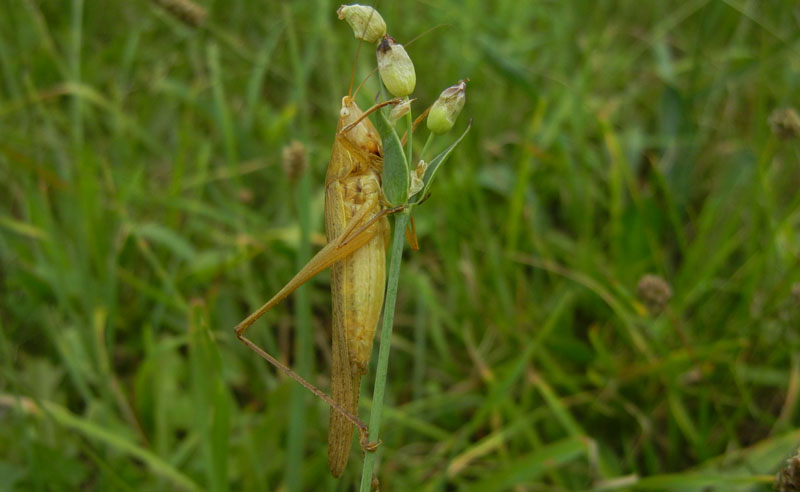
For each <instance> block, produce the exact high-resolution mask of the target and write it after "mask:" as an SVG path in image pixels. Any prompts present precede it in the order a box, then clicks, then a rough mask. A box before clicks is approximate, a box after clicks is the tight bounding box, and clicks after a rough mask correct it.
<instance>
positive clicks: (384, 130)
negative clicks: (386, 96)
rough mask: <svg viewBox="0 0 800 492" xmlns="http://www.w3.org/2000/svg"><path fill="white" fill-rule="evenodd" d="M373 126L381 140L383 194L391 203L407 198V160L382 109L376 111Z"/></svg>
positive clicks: (402, 201) (401, 201)
mask: <svg viewBox="0 0 800 492" xmlns="http://www.w3.org/2000/svg"><path fill="white" fill-rule="evenodd" d="M376 113H377V114H376V116H375V118H374V120H375V127H376V128H377V129H378V133H379V134H380V136H381V141H382V142H383V194H384V195H385V196H386V200H387V201H388V202H389V203H390V204H392V205H400V204H401V203H405V202H406V200H407V199H408V180H409V177H408V162H406V155H405V153H404V152H403V145H402V144H401V143H400V138H399V137H398V136H397V132H396V131H394V127H393V126H392V125H391V124H390V123H389V120H387V119H386V115H384V113H383V110H379V111H376Z"/></svg>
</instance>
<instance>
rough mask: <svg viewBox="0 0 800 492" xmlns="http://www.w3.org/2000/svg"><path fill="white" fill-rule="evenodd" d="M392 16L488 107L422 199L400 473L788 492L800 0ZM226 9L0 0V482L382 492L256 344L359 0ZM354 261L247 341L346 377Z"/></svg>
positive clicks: (422, 90)
mask: <svg viewBox="0 0 800 492" xmlns="http://www.w3.org/2000/svg"><path fill="white" fill-rule="evenodd" d="M383 3H384V4H385V5H382V6H380V10H381V12H382V14H383V16H384V18H385V19H386V21H387V24H388V26H389V31H390V33H391V34H393V35H394V36H395V37H396V38H397V39H398V40H399V41H401V42H402V41H405V40H408V39H411V38H413V37H414V36H416V35H417V34H419V33H420V32H422V31H424V30H426V29H428V28H430V27H432V26H435V25H437V24H442V23H446V24H447V27H445V28H442V29H438V30H435V31H433V32H432V33H430V34H428V35H426V36H425V37H423V38H421V39H420V40H419V41H417V42H415V43H414V44H412V45H411V46H409V47H408V49H409V53H410V55H411V56H412V58H413V59H414V62H415V65H416V71H417V78H418V84H417V90H416V92H415V96H416V97H417V98H418V102H417V103H415V105H416V106H415V113H416V114H419V113H420V112H421V111H422V109H423V108H424V107H426V106H427V105H429V104H430V103H432V102H433V99H434V98H435V97H436V96H437V95H438V94H439V92H440V91H441V90H442V89H444V88H445V87H447V86H449V85H451V84H453V83H455V82H456V81H457V80H458V79H461V78H464V77H466V76H468V77H470V79H471V82H470V84H469V86H468V91H467V92H468V95H467V104H466V106H465V108H464V111H463V113H462V116H461V118H460V121H459V122H458V123H457V124H456V128H455V129H454V130H453V132H452V135H451V137H450V138H455V136H456V135H458V134H460V132H461V131H463V129H464V127H465V126H466V124H467V120H468V119H469V118H470V117H471V118H474V121H475V123H474V126H473V128H472V131H471V132H470V133H469V135H468V136H467V138H465V139H464V141H463V142H462V143H461V145H460V146H459V147H458V148H457V149H456V150H455V152H454V153H453V155H452V157H451V159H450V160H449V161H448V163H447V164H446V165H445V166H444V167H443V168H442V169H441V170H440V171H439V173H438V178H437V180H436V183H435V185H434V186H433V189H432V191H433V194H432V196H431V198H430V199H429V200H428V201H427V202H426V203H425V204H424V205H423V206H422V207H420V208H419V209H417V212H416V215H415V218H416V225H417V231H418V233H419V236H420V246H421V250H420V251H419V252H408V253H407V254H406V255H405V258H404V260H405V261H404V265H403V269H402V273H401V277H400V285H399V291H398V298H397V310H396V317H395V329H394V335H393V339H392V349H393V350H392V355H391V359H390V364H389V375H388V378H389V379H388V381H389V382H388V386H387V393H386V407H385V409H384V412H383V416H384V419H383V423H382V426H381V439H382V440H383V444H382V446H381V447H380V454H379V456H378V457H377V461H378V466H377V471H378V477H379V479H380V482H381V489H382V490H421V491H445V490H470V491H489V490H515V491H517V490H519V491H521V490H531V491H535V490H555V491H568V490H569V491H573V490H574V491H578V490H675V491H701V490H719V491H728V490H769V489H770V484H771V477H772V475H773V474H774V473H775V472H776V471H777V470H778V468H779V467H780V466H781V465H782V464H783V463H784V461H785V459H786V458H788V457H789V456H791V455H792V454H794V452H795V450H796V448H797V447H798V445H800V431H799V430H798V424H799V423H800V415H798V411H797V405H798V387H800V335H798V327H799V326H800V299H799V298H798V294H797V290H798V289H800V288H798V287H797V286H798V285H800V260H799V258H800V193H798V189H800V140H798V139H793V140H782V139H779V138H777V137H775V136H774V135H773V134H772V132H771V131H770V127H769V125H768V123H767V121H768V118H769V115H770V113H771V112H772V111H773V110H775V109H776V108H780V107H786V106H794V107H795V108H800V65H798V59H800V12H799V11H798V9H797V5H796V2H794V1H791V0H774V1H770V2H762V1H757V0H749V1H748V0H724V1H720V0H693V1H691V0H690V1H686V2H639V1H633V0H627V1H623V0H620V1H615V2H556V1H551V2H535V3H531V4H530V5H527V4H526V5H525V6H523V5H521V4H520V3H519V2H514V1H510V0H499V1H497V2H479V1H473V0H468V1H466V2H455V1H447V2H414V3H411V4H408V3H407V2H383ZM203 5H205V6H206V7H209V17H208V21H209V22H210V23H209V24H208V25H207V27H206V28H200V29H198V28H193V27H189V26H187V25H185V24H182V23H181V22H180V21H178V20H176V19H175V18H174V17H172V16H171V15H169V14H167V13H165V12H164V11H162V10H161V9H159V8H157V7H154V6H153V5H151V4H150V3H148V2H146V1H144V0H138V1H133V2H104V3H103V5H102V6H100V5H98V4H97V3H96V2H83V1H80V0H72V1H69V2H67V1H64V2H35V1H33V0H18V1H9V2H0V262H1V263H0V280H2V283H0V371H1V372H0V450H1V451H0V476H2V477H3V478H2V480H0V481H1V482H2V484H0V490H77V489H89V490H170V491H171V490H176V489H186V490H210V491H221V490H279V489H283V490H352V489H353V488H354V487H355V486H356V484H357V483H358V480H359V476H360V470H361V466H360V464H361V457H360V455H359V453H358V446H357V443H355V444H354V446H353V451H352V456H351V461H350V464H349V465H348V470H347V471H346V473H345V475H344V476H343V477H342V478H341V479H340V480H338V481H336V480H333V479H332V478H330V476H329V474H328V471H327V457H326V451H325V449H326V439H327V425H328V409H327V408H326V407H325V405H324V404H323V403H322V402H320V401H317V400H316V399H312V398H311V397H310V396H309V397H306V398H303V397H302V396H296V395H298V391H297V387H296V385H295V384H294V383H293V382H292V381H291V380H289V379H287V378H285V377H282V376H280V375H279V374H277V373H276V371H275V370H273V368H271V367H269V366H268V365H266V363H265V362H264V361H263V360H261V359H260V358H258V357H257V356H256V354H254V353H253V352H251V351H249V350H247V348H246V347H244V346H243V345H241V344H240V343H238V342H237V340H236V338H235V336H234V334H233V331H232V327H233V326H234V325H235V324H236V323H237V322H238V321H240V320H241V319H242V318H243V317H244V316H245V315H246V314H248V313H249V312H251V311H252V310H254V309H255V308H256V307H258V306H259V305H260V304H261V303H262V302H263V301H264V300H266V299H267V298H269V297H270V296H271V295H272V294H273V293H275V292H276V291H277V290H278V289H279V288H280V286H282V285H283V283H284V282H286V281H287V280H288V279H289V278H291V276H292V275H293V274H294V272H295V271H296V269H297V266H298V264H299V263H301V262H302V261H303V259H304V258H305V257H306V256H307V255H308V254H309V253H311V252H313V251H315V250H316V249H317V248H318V247H319V245H320V242H321V239H320V238H322V237H324V236H322V232H323V226H322V209H323V193H324V173H325V169H326V166H327V161H328V157H329V152H330V147H331V144H332V142H333V133H334V130H335V124H336V119H337V115H338V109H339V104H340V101H341V97H342V96H343V95H345V94H346V92H347V86H348V84H349V79H350V67H351V65H352V60H353V56H354V53H355V51H356V46H357V43H356V40H355V39H354V38H353V37H352V33H351V31H350V29H349V28H348V27H347V26H346V25H345V24H344V23H342V22H339V21H337V20H336V16H335V9H336V7H338V4H327V3H324V2H316V3H311V2H297V3H285V2H247V1H231V2H214V3H212V2H207V1H204V2H203ZM361 53H362V56H361V58H360V60H359V63H358V67H359V70H358V75H357V79H359V80H360V78H361V77H363V76H365V75H366V74H367V73H368V72H369V70H370V69H371V67H372V66H374V59H373V57H372V54H371V48H369V47H367V46H364V47H362V50H361ZM376 91H377V83H376V82H375V81H374V80H372V81H370V82H368V83H367V85H366V88H365V90H364V91H362V93H361V95H360V96H359V97H360V104H361V106H362V107H366V106H367V105H369V104H370V102H371V98H372V97H373V96H374V94H375V93H376ZM294 139H297V140H300V141H301V142H302V143H303V145H305V147H306V149H307V150H308V153H309V161H308V162H309V167H308V173H307V174H306V175H305V176H304V177H303V178H302V180H301V181H300V182H297V183H294V184H293V183H292V182H291V181H290V180H289V178H288V177H287V176H286V174H285V173H284V172H283V170H282V167H281V157H280V156H281V149H282V148H283V147H284V146H285V145H288V144H289V143H290V142H291V141H292V140H294ZM424 140H425V139H424V138H421V137H418V138H415V139H414V144H415V148H416V149H417V151H419V150H421V149H422V145H423V143H424ZM448 143H449V142H448V139H447V138H438V139H436V142H435V144H434V147H435V148H434V149H432V152H438V151H439V150H441V149H442V148H444V147H445V146H446V145H447V144H448ZM430 155H435V154H433V153H431V154H430ZM303 224H306V225H303ZM303 231H307V232H308V231H310V235H308V237H309V240H310V245H309V244H308V243H307V242H306V241H304V240H303V237H304V236H306V234H304V233H303ZM646 273H655V274H658V275H660V276H662V277H664V278H665V279H666V280H667V282H668V283H669V284H670V285H671V288H672V290H673V292H674V296H673V298H672V300H671V301H670V303H669V305H668V307H667V308H666V310H665V311H664V312H663V313H660V314H658V313H649V312H648V311H647V309H646V308H645V307H644V304H643V303H642V302H641V300H639V299H638V298H637V296H636V286H637V283H638V281H639V279H640V278H641V277H642V275H644V274H646ZM328 279H329V276H328V274H327V273H324V274H322V275H320V276H319V278H318V279H315V281H314V282H312V284H311V285H309V287H308V288H307V289H306V295H307V302H306V303H304V301H302V299H303V298H302V297H299V298H298V297H291V298H290V299H289V300H288V301H287V302H285V303H284V305H282V306H280V308H278V309H276V310H275V311H273V312H270V313H269V314H268V315H267V316H266V317H265V318H266V319H265V320H264V321H262V322H260V323H259V324H258V325H257V326H255V327H254V328H253V329H252V330H251V331H252V336H253V337H254V338H255V339H256V340H257V341H258V342H259V343H260V344H262V346H264V347H265V348H267V349H268V350H269V351H270V352H271V353H275V354H281V355H282V357H283V358H284V359H286V360H289V361H290V362H292V363H293V364H295V365H297V363H298V359H299V360H300V362H299V364H300V366H302V367H303V371H304V372H305V371H308V374H309V377H310V379H311V380H312V382H314V383H316V384H318V385H319V386H321V387H323V388H326V389H327V388H328V387H329V380H328V377H329V376H328V370H329V367H330V348H329V335H328V333H327V330H328V329H329V328H328V327H329V326H330V295H329V292H328V282H329V280H328ZM793 289H795V293H794V294H793V293H792V292H793ZM303 306H306V307H303ZM304 313H305V314H304ZM297 319H300V320H303V319H305V320H306V321H305V322H302V321H301V322H300V323H299V324H301V325H302V324H304V323H305V324H306V325H307V326H308V327H309V328H310V330H309V331H306V332H304V335H299V334H298V333H300V332H298V331H295V329H296V327H297V326H298V321H297ZM298 341H299V344H296V342H298ZM374 352H375V353H374V355H376V353H377V350H375V351H374ZM303 354H305V355H303ZM373 367H374V366H373ZM373 371H374V369H373ZM373 376H374V372H371V373H370V375H369V376H368V377H366V378H365V381H368V382H367V383H365V384H364V387H363V388H362V395H363V396H362V406H361V416H362V418H363V419H365V420H366V419H367V416H368V414H369V410H370V400H369V397H368V395H371V394H372V391H371V385H372V380H373ZM293 395H295V396H294V397H293ZM293 398H294V400H293ZM298 398H299V400H298ZM298 408H305V413H303V414H301V416H300V417H298V410H297V409H298ZM287 484H288V485H287ZM709 487H710V488H709Z"/></svg>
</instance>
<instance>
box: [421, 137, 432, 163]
mask: <svg viewBox="0 0 800 492" xmlns="http://www.w3.org/2000/svg"><path fill="white" fill-rule="evenodd" d="M433 135H434V133H433V132H430V133H429V134H428V140H426V141H425V146H424V147H422V153H421V154H420V155H419V160H424V159H425V152H427V151H428V147H430V146H431V142H433Z"/></svg>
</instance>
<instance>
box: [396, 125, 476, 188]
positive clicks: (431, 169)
mask: <svg viewBox="0 0 800 492" xmlns="http://www.w3.org/2000/svg"><path fill="white" fill-rule="evenodd" d="M470 128H472V119H470V120H469V124H468V125H467V129H466V130H464V133H462V134H461V136H460V137H458V139H457V140H456V141H455V142H453V143H451V144H450V146H449V147H447V148H446V149H444V150H443V151H442V153H441V154H439V155H437V156H436V157H434V158H433V160H432V161H431V162H430V163H429V164H428V169H426V170H425V175H424V176H423V177H422V183H423V184H424V186H423V187H422V191H420V192H418V193H417V194H416V195H414V196H413V197H412V198H411V200H410V201H411V202H412V203H419V202H421V201H422V199H423V198H425V196H427V195H428V189H429V188H430V187H431V183H432V182H433V177H434V176H435V175H436V171H437V170H438V169H439V166H441V165H442V164H444V162H445V161H446V160H447V158H448V157H450V153H451V152H452V151H453V149H455V148H456V145H458V144H459V143H460V142H461V140H462V139H463V138H464V137H465V136H466V135H467V133H468V132H469V129H470ZM385 166H386V164H384V174H385V173H386V171H385V169H386V167H385Z"/></svg>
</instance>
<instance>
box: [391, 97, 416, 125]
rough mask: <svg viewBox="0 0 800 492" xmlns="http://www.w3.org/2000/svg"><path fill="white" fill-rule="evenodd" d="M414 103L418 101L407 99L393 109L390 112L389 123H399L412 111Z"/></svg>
mask: <svg viewBox="0 0 800 492" xmlns="http://www.w3.org/2000/svg"><path fill="white" fill-rule="evenodd" d="M414 101H416V99H406V100H405V101H403V102H401V103H400V104H398V105H396V106H395V107H393V108H392V110H391V111H390V112H389V121H397V120H399V119H400V118H402V117H403V116H405V115H406V113H408V112H409V111H410V110H411V103H412V102H414Z"/></svg>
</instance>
